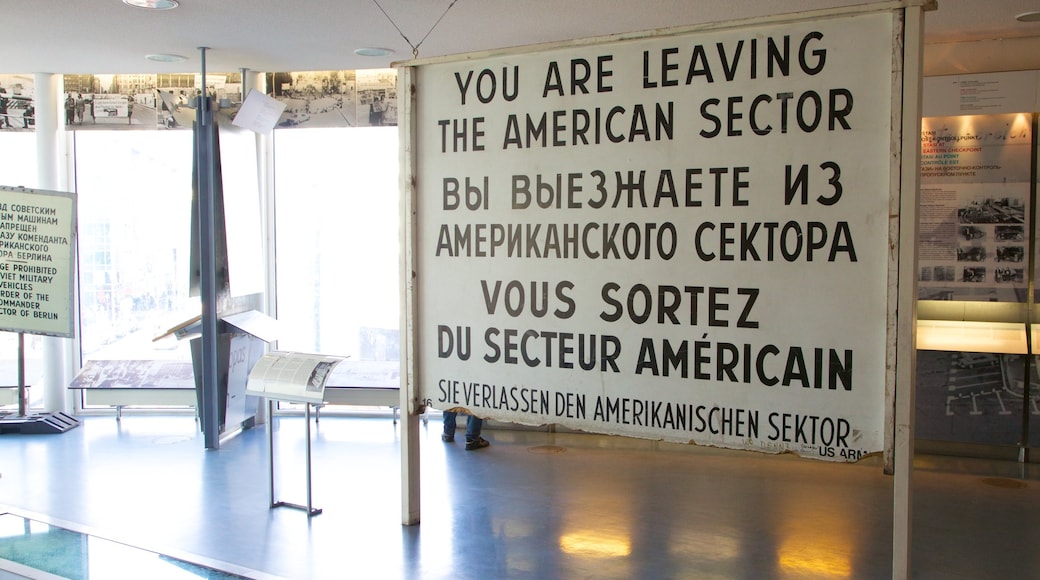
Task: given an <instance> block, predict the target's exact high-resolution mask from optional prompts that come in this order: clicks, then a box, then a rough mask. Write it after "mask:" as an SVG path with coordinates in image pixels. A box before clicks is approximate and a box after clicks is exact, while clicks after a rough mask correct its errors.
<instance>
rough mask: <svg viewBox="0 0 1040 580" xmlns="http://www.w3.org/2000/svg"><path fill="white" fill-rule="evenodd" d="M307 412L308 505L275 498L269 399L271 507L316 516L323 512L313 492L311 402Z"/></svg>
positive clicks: (272, 410)
mask: <svg viewBox="0 0 1040 580" xmlns="http://www.w3.org/2000/svg"><path fill="white" fill-rule="evenodd" d="M304 406H305V407H304V408H305V409H306V412H305V413H304V417H305V419H306V423H307V451H306V462H307V505H300V504H295V503H289V502H287V501H278V500H275V494H274V401H273V400H272V399H268V400H267V459H268V461H267V465H268V467H269V472H268V475H269V476H270V479H269V483H270V486H271V487H270V488H271V509H274V508H276V507H289V508H294V509H298V510H303V511H305V512H307V516H308V517H310V516H316V515H318V514H320V513H321V509H320V508H315V507H314V504H313V502H312V494H311V404H310V403H304Z"/></svg>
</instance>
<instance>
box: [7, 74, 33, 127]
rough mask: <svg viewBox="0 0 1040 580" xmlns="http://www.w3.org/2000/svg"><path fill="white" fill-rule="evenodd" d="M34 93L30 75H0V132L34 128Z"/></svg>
mask: <svg viewBox="0 0 1040 580" xmlns="http://www.w3.org/2000/svg"><path fill="white" fill-rule="evenodd" d="M34 92H35V83H34V82H33V77H32V75H12V74H8V75H0V130H2V131H7V130H13V131H32V130H33V129H35V128H36V104H35V101H34V98H33V94H34Z"/></svg>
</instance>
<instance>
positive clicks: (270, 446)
mask: <svg viewBox="0 0 1040 580" xmlns="http://www.w3.org/2000/svg"><path fill="white" fill-rule="evenodd" d="M267 465H268V467H269V468H270V470H269V472H268V475H269V476H270V477H269V478H270V482H269V483H270V488H271V507H272V508H273V507H275V506H276V505H277V504H275V501H274V402H273V401H272V400H271V399H267Z"/></svg>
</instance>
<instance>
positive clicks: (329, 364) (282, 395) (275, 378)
mask: <svg viewBox="0 0 1040 580" xmlns="http://www.w3.org/2000/svg"><path fill="white" fill-rule="evenodd" d="M343 360H344V357H337V356H326V355H320V354H310V353H299V352H284V351H274V352H269V353H267V354H265V355H263V356H262V357H260V360H258V361H257V363H256V365H254V366H253V370H251V371H250V372H249V381H248V382H247V383H246V394H247V395H253V396H257V397H267V398H268V399H274V400H276V401H288V402H293V403H311V404H315V405H318V404H321V403H322V402H323V401H324V400H325V383H326V382H327V381H328V379H329V375H330V374H331V373H332V370H333V369H334V368H336V365H338V364H339V363H340V362H341V361H343Z"/></svg>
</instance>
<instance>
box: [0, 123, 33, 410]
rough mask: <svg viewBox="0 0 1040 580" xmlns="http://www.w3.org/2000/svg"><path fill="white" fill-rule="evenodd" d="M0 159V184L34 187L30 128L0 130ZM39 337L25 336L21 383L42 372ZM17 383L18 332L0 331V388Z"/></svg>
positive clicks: (5, 396) (2, 400)
mask: <svg viewBox="0 0 1040 580" xmlns="http://www.w3.org/2000/svg"><path fill="white" fill-rule="evenodd" d="M0 159H3V160H4V161H3V174H2V175H0V185H6V186H9V187H30V188H32V187H38V183H39V182H38V181H37V179H38V176H37V175H36V133H34V132H32V131H26V132H23V131H0ZM41 345H42V342H41V337H39V336H36V335H26V337H25V382H26V384H27V385H30V386H31V385H33V384H36V383H39V377H40V375H41V373H42V372H43V363H42V360H43V353H42V347H41ZM12 385H13V386H17V385H18V334H17V333H14V332H0V387H4V386H12ZM16 391H17V389H3V390H2V391H0V406H5V405H10V406H17V401H18V399H17V394H16ZM37 391H39V392H34V391H33V390H32V389H30V392H29V396H30V404H31V405H32V406H39V404H40V402H41V401H42V398H43V391H42V389H37Z"/></svg>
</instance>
